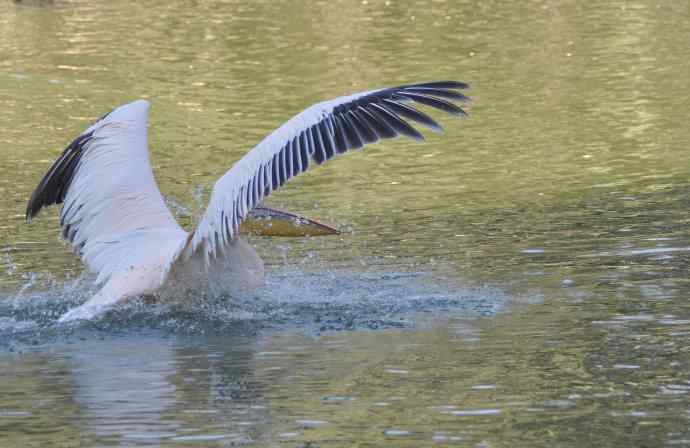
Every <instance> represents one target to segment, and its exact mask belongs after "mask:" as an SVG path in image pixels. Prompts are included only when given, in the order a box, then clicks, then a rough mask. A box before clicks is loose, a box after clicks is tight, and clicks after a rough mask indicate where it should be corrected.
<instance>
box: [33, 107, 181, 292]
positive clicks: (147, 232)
mask: <svg viewBox="0 0 690 448" xmlns="http://www.w3.org/2000/svg"><path fill="white" fill-rule="evenodd" d="M148 111H149V103H148V102H146V101H144V100H139V101H135V102H133V103H130V104H125V105H124V106H121V107H118V108H117V109H115V110H113V111H112V112H110V113H108V114H106V115H105V116H103V117H102V118H101V119H99V120H98V121H97V122H96V123H95V124H93V125H92V126H91V127H89V128H88V129H87V130H86V131H85V132H84V133H83V134H81V135H80V136H79V137H77V138H76V139H75V140H74V141H73V142H72V143H71V144H70V145H69V146H68V147H67V149H65V150H64V152H63V153H62V154H61V155H60V157H59V158H58V159H57V160H56V161H55V163H54V164H53V166H51V167H50V169H49V170H48V172H47V173H46V175H45V176H44V177H43V179H42V180H41V182H40V183H39V184H38V187H36V190H35V191H34V192H33V194H32V195H31V199H30V200H29V204H28V206H27V208H26V218H27V220H28V221H31V219H32V218H33V217H34V216H36V214H37V213H38V212H39V211H40V210H41V208H43V207H45V206H49V205H52V204H62V203H63V202H64V205H63V207H62V210H61V212H60V226H61V227H62V235H63V237H64V238H66V239H67V240H69V241H70V242H71V243H72V245H73V246H74V248H75V250H76V251H78V252H79V254H80V256H81V257H82V259H83V260H84V262H85V263H86V265H87V266H88V267H89V268H90V270H91V271H93V272H95V273H97V274H98V279H97V282H98V283H102V282H104V281H106V280H108V279H109V278H110V276H111V275H112V274H113V273H115V272H121V271H126V270H127V269H130V268H131V267H132V266H139V265H141V264H146V262H147V257H148V258H150V257H152V256H153V254H152V253H151V252H150V251H151V250H153V251H154V252H155V253H158V254H161V253H162V252H169V253H167V256H168V257H169V256H171V255H172V254H173V253H174V252H175V251H176V250H178V249H179V245H180V244H182V245H184V242H185V238H186V233H185V232H184V230H182V228H180V226H179V225H178V224H177V222H176V221H175V219H174V218H173V216H172V214H171V213H170V210H168V208H167V207H166V205H165V202H164V200H163V197H162V196H161V193H160V191H159V190H158V186H157V185H156V182H155V180H154V178H153V173H152V171H151V164H150V162H149V153H148V145H147V125H148ZM175 245H177V246H175ZM168 246H170V249H169V250H167V251H166V250H165V248H167V247H168ZM173 246H175V247H174V248H173ZM148 261H149V262H150V261H151V260H148ZM167 262H168V260H167V259H166V260H163V261H162V262H161V264H163V265H164V264H165V263H167Z"/></svg>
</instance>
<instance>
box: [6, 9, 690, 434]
mask: <svg viewBox="0 0 690 448" xmlns="http://www.w3.org/2000/svg"><path fill="white" fill-rule="evenodd" d="M689 14H690V7H689V6H688V5H686V4H684V3H682V2H665V3H664V2H662V3H658V2H649V1H642V0H635V1H616V0H612V1H607V2H599V3H597V4H589V3H582V2H570V1H561V2H558V1H533V2H514V3H506V2H494V1H488V2H487V1H483V2H478V1H474V0H467V1H458V2H449V1H420V2H417V3H416V4H415V6H414V7H411V6H410V5H409V4H408V3H403V2H399V1H395V0H392V1H385V2H384V1H371V0H370V1H365V2H339V3H337V4H334V3H333V2H299V3H298V2H251V3H242V2H232V1H230V2H211V1H199V2H195V3H194V4H190V3H188V2H176V1H166V2H162V1H158V2H156V1H151V2H143V3H141V4H140V3H131V2H124V1H112V2H107V3H104V2H86V1H73V2H68V1H59V0H55V1H52V2H50V1H45V2H41V1H32V2H30V1H22V2H9V1H7V2H3V3H0V104H1V105H2V107H0V130H1V132H0V141H1V143H2V147H3V150H2V154H3V157H1V158H0V173H2V176H0V193H2V194H0V211H2V216H4V217H5V219H3V220H2V222H1V223H0V291H2V292H1V293H0V338H2V341H0V376H1V377H2V382H1V385H0V445H2V446H26V445H36V446H38V445H40V446H66V445H68V446H69V445H75V446H78V445H80V444H81V445H85V446H145V445H150V446H160V445H165V446H233V445H234V446H294V447H306V446H312V447H314V446H321V447H326V446H355V445H357V446H401V447H406V446H409V447H420V446H446V445H450V446H480V447H493V446H506V445H517V446H655V447H656V446H684V445H690V431H689V429H688V428H689V427H690V426H689V423H690V400H689V399H688V395H689V394H690V376H688V373H687V372H688V371H690V353H689V351H688V347H689V346H690V344H689V343H688V341H689V339H690V309H689V307H688V304H687V296H688V292H689V291H690V287H689V286H688V282H687V274H688V271H687V265H688V260H689V254H690V244H689V242H688V238H687V226H688V218H687V208H688V205H689V204H690V195H689V193H690V182H689V181H688V179H690V168H688V167H690V153H689V152H688V151H687V147H688V144H689V143H690V131H688V126H687V122H688V115H689V112H690V106H689V105H688V103H687V100H686V98H687V92H688V91H689V89H690V76H688V75H690V65H689V63H688V61H689V60H690V57H689V56H690V54H689V50H688V47H687V36H688V32H689V31H690V29H689V28H690V25H689V24H690V22H689V21H688V20H687V17H688V16H689ZM433 79H459V80H462V81H467V82H469V83H470V84H471V85H472V90H471V91H470V94H471V95H472V96H473V98H474V99H475V102H474V104H473V105H472V106H471V107H470V108H469V112H470V114H471V117H470V118H469V119H467V120H462V121H457V120H453V119H447V118H446V119H442V124H443V125H444V127H445V128H446V133H445V135H443V136H436V135H433V134H430V135H427V137H428V141H427V143H426V144H424V145H419V144H416V143H414V142H408V141H394V142H385V143H382V144H378V145H376V146H372V147H369V148H367V149H366V150H365V151H364V152H360V153H355V154H350V155H348V156H346V157H342V158H339V159H338V160H336V161H334V162H333V163H330V164H327V165H325V166H323V167H320V168H319V169H316V170H314V171H312V172H310V173H308V174H307V175H304V176H301V177H299V178H297V179H295V180H293V181H291V182H290V184H289V186H288V188H287V189H285V190H284V191H281V192H279V193H277V194H276V195H274V196H272V197H271V198H270V200H269V202H270V203H271V204H272V205H275V206H279V207H283V208H286V209H289V210H292V211H295V212H300V213H304V214H306V215H308V216H312V217H316V218H320V219H321V220H323V221H324V222H327V223H331V224H335V225H337V226H338V227H339V228H341V229H342V230H344V232H343V234H341V235H340V236H338V237H333V238H312V239H278V240H272V241H268V240H262V239H254V240H252V242H253V243H254V244H255V245H256V246H257V247H258V250H259V251H260V253H261V254H262V256H263V257H264V258H265V260H266V262H267V266H268V269H269V272H270V274H269V277H268V285H267V287H266V288H263V289H262V290H260V291H258V292H257V296H256V298H251V299H247V300H245V301H227V300H226V301H223V300H219V301H204V300H202V299H201V298H200V299H199V300H197V301H195V302H193V303H188V304H181V305H179V306H175V307H171V306H164V305H157V304H150V303H144V302H136V301H135V303H132V304H130V305H128V306H127V307H125V308H123V309H118V310H116V311H115V312H114V313H112V314H110V315H109V316H108V317H107V318H106V319H104V320H101V321H97V322H92V323H89V324H86V325H83V326H79V327H60V326H57V325H55V323H54V321H55V319H56V318H57V316H58V315H59V313H60V311H63V310H65V309H67V308H68V307H69V306H72V305H73V304H75V303H79V302H80V301H82V300H84V299H86V297H88V295H89V293H90V287H89V281H88V278H86V277H85V276H84V274H83V273H82V267H81V264H80V262H79V260H78V259H77V258H76V257H75V256H73V255H72V254H71V252H70V250H69V248H68V247H66V246H65V245H64V244H62V243H60V242H59V239H58V232H57V217H56V212H55V211H54V210H51V211H48V212H46V213H42V215H41V216H40V218H39V219H38V220H36V221H35V222H34V223H32V224H31V225H27V224H25V222H24V207H25V204H26V200H27V198H28V196H29V194H30V192H31V190H32V189H33V187H34V186H35V184H36V182H37V181H38V180H39V178H40V176H41V175H42V174H43V172H44V171H45V169H46V168H47V167H48V165H49V164H50V162H51V161H52V160H53V159H54V158H55V157H56V155H57V154H58V153H59V151H61V149H62V148H63V147H64V146H65V145H66V144H67V143H68V142H69V141H70V140H71V139H72V138H73V137H74V136H75V135H76V134H78V133H79V132H81V130H83V129H84V128H85V127H86V126H87V124H88V123H89V122H90V121H91V120H92V119H94V118H96V117H98V116H100V115H102V114H103V113H104V112H105V111H107V110H108V109H109V108H111V107H113V106H115V105H118V104H121V103H124V102H127V101H130V100H133V99H135V98H140V97H144V98H148V99H149V100H150V101H151V102H152V109H151V135H150V139H151V151H152V159H153V163H154V168H155V173H156V178H157V180H158V182H159V184H160V186H161V190H162V191H163V192H164V193H165V194H166V196H167V198H168V202H169V203H170V204H175V206H174V207H172V208H173V209H174V211H175V213H176V214H177V215H178V218H179V219H180V221H181V222H182V223H183V224H184V225H185V226H187V227H191V226H192V225H193V222H194V218H193V216H194V215H196V214H198V213H201V212H202V211H203V204H204V201H205V200H206V199H207V198H208V194H209V192H210V187H211V185H212V184H213V182H214V180H215V179H216V178H218V177H219V176H220V175H222V174H223V173H224V172H225V170H226V169H228V168H229V167H230V166H231V164H232V162H233V161H234V160H236V159H237V158H239V157H240V156H241V155H242V154H243V153H244V152H245V151H247V150H248V149H249V148H251V147H252V146H253V144H255V143H256V142H258V141H259V140H260V138H262V137H263V136H264V135H265V134H267V133H268V132H270V131H271V130H272V129H274V128H275V127H277V126H278V125H279V124H281V123H282V122H283V121H285V120H286V119H287V118H289V117H290V116H291V115H292V114H294V113H296V112H297V111H299V110H301V109H303V108H304V107H306V106H307V105H309V104H311V103H313V102H316V101H319V100H322V99H326V98H331V97H333V96H336V95H340V94H346V93H350V92H353V91H357V90H362V89H368V88H372V87H375V86H384V85H395V84H400V83H406V82H413V81H425V80H433Z"/></svg>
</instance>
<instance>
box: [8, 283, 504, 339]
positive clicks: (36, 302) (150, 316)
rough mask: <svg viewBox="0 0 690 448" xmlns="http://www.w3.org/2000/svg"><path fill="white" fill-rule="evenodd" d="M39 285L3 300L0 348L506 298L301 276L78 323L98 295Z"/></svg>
mask: <svg viewBox="0 0 690 448" xmlns="http://www.w3.org/2000/svg"><path fill="white" fill-rule="evenodd" d="M39 289H40V288H37V287H35V286H34V285H32V286H31V288H24V289H22V288H20V291H19V292H17V293H16V294H15V295H13V296H6V297H0V349H3V348H4V349H6V350H20V349H27V347H33V346H41V345H45V344H50V343H51V342H53V341H56V340H64V339H72V340H78V339H80V338H81V339H83V338H92V337H107V336H113V335H115V336H116V335H121V334H128V335H131V334H132V333H135V332H140V331H145V332H151V331H153V332H158V333H159V334H163V335H171V334H172V335H180V334H187V335H195V334H208V333H227V332H233V333H235V332H237V331H241V332H245V333H251V334H255V333H256V332H257V331H259V330H262V329H267V328H269V329H270V328H289V327H293V328H302V329H304V330H305V331H307V332H311V333H314V334H320V333H322V332H329V331H340V330H376V329H386V328H401V327H402V328H405V327H412V326H414V322H415V317H416V316H417V315H419V314H420V313H424V314H429V313H438V314H443V315H447V314H448V313H452V314H465V315H475V316H476V315H487V314H494V313H496V312H497V311H499V310H500V308H501V307H502V305H503V303H504V302H505V299H504V297H503V295H502V293H501V292H500V291H498V290H495V289H493V288H477V289H467V290H457V289H456V288H455V289H454V288H452V287H450V286H449V285H447V284H444V282H442V281H439V279H437V278H434V277H433V276H432V275H429V274H425V273H405V272H384V273H359V272H357V273H356V272H348V271H345V272H342V271H337V272H326V273H323V272H299V271H282V272H277V273H276V272H274V273H272V274H269V275H268V276H267V279H266V285H265V286H263V287H261V288H259V289H258V290H257V291H256V292H255V293H253V294H251V295H247V296H244V297H228V296H220V297H217V296H212V295H211V294H207V292H205V291H195V292H194V293H192V294H188V295H187V296H185V297H178V298H177V299H176V300H166V301H155V300H152V299H150V298H135V299H132V300H129V301H128V302H126V303H125V304H122V305H120V306H117V307H116V308H114V309H113V310H111V311H110V312H108V313H106V314H105V315H104V316H103V317H102V318H99V319H96V320H93V321H86V322H84V321H81V322H78V323H74V324H71V325H63V324H58V323H57V319H58V318H59V316H60V315H62V314H63V313H64V312H66V311H67V310H68V309H70V308H73V307H75V306H78V305H79V304H81V303H83V302H84V301H85V300H87V299H88V298H89V297H90V296H91V295H92V294H93V293H94V292H95V290H94V288H93V286H92V282H91V279H90V278H89V277H87V276H82V277H80V278H78V279H76V280H74V281H71V282H67V283H65V284H63V285H61V286H58V287H53V288H50V289H48V290H44V291H40V290H39Z"/></svg>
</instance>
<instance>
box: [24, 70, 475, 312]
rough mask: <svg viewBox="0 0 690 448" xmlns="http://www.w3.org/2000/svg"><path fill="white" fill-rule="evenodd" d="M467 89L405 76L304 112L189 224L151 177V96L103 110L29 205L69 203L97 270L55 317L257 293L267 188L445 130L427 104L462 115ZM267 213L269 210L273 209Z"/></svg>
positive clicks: (223, 182) (79, 241)
mask: <svg viewBox="0 0 690 448" xmlns="http://www.w3.org/2000/svg"><path fill="white" fill-rule="evenodd" d="M467 88H469V85H468V84H466V83H464V82H459V81H433V82H423V83H416V84H405V85H400V86H398V87H388V88H378V89H374V90H368V91H363V92H360V93H355V94H352V95H347V96H341V97H338V98H335V99H332V100H327V101H323V102H319V103H316V104H314V105H312V106H310V107H308V108H306V109H304V110H303V111H302V112H300V113H298V114H297V115H295V116H294V117H292V118H291V119H289V120H288V121H287V122H285V123H284V124H283V125H282V126H280V127H279V128H277V129H276V130H275V131H273V132H272V133H270V134H269V135H268V136H267V137H265V138H264V139H263V140H262V141H260V142H259V143H258V144H257V145H256V146H255V147H254V148H253V149H251V150H250V151H249V152H248V153H246V154H245V155H244V156H243V157H241V158H240V159H239V160H238V161H237V162H236V163H234V164H233V165H232V167H231V168H230V169H229V170H228V171H227V172H226V173H225V174H224V175H223V176H222V177H220V179H218V180H217V181H216V182H215V184H214V186H213V189H212V192H211V196H210V200H209V203H208V206H207V209H206V211H205V213H204V215H203V216H201V217H200V219H199V220H198V222H197V224H196V226H195V228H194V229H193V231H191V232H187V231H186V230H184V229H183V228H182V227H181V226H180V225H179V224H178V222H177V221H176V220H175V218H174V216H173V214H172V213H171V211H170V209H169V208H168V207H167V206H166V202H165V199H164V197H163V196H162V194H161V192H160V190H159V189H158V186H157V184H156V181H155V179H154V175H153V171H152V168H151V162H150V158H149V150H148V141H147V140H148V135H147V133H148V114H149V108H150V104H149V102H148V101H146V100H143V99H140V100H136V101H134V102H131V103H128V104H124V105H122V106H119V107H117V108H115V109H113V110H112V111H110V112H108V113H106V114H105V115H103V116H102V117H100V118H99V119H98V120H96V121H95V123H93V124H92V125H91V126H90V127H88V128H87V129H86V130H85V131H84V132H83V133H82V134H80V135H79V136H77V137H76V138H75V139H74V140H73V141H72V142H71V143H70V144H69V145H68V146H67V148H66V149H65V150H64V151H63V152H62V153H61V154H60V156H59V157H58V158H57V159H56V160H55V162H54V163H53V164H52V166H51V167H50V168H49V169H48V171H47V172H46V174H45V175H44V176H43V178H42V179H41V181H40V182H39V184H38V186H37V187H36V188H35V190H34V191H33V193H32V194H31V197H30V198H29V201H28V204H27V208H26V219H27V222H28V223H31V221H32V219H33V218H34V217H36V215H37V214H38V213H39V211H40V210H41V209H42V208H43V207H47V206H50V205H55V204H62V208H61V210H60V215H59V217H60V227H61V230H62V237H63V238H64V239H65V240H67V241H69V242H70V243H71V245H72V247H73V249H74V250H75V252H76V253H77V254H78V255H79V256H80V257H81V259H82V261H83V262H84V264H85V265H86V266H87V267H88V269H89V271H91V272H92V273H93V274H95V277H96V278H95V286H96V287H97V289H96V292H95V294H94V295H93V296H92V297H91V298H89V299H88V300H87V301H86V302H85V303H83V304H81V305H79V306H77V307H75V308H72V309H71V310H69V311H67V312H66V313H64V314H63V315H62V316H61V317H60V318H59V319H58V322H69V321H76V320H82V319H93V318H95V317H99V316H101V315H102V314H104V313H106V312H107V311H108V310H110V309H111V308H113V307H114V306H115V305H116V304H118V303H121V302H123V301H125V300H127V299H129V298H132V297H137V296H148V295H153V296H156V295H157V294H162V293H163V292H164V291H166V290H168V291H169V290H172V291H179V290H180V288H185V287H186V288H189V289H192V290H193V289H194V288H198V287H203V286H204V285H205V284H210V283H213V282H216V283H214V284H219V285H220V286H221V288H230V289H233V290H237V291H245V290H246V291H252V290H254V289H255V288H257V287H258V286H260V285H261V284H263V278H264V266H263V262H262V260H261V257H260V256H259V255H258V254H257V253H256V251H255V250H254V249H253V248H252V246H251V245H250V244H249V243H248V242H247V241H246V240H245V239H244V238H243V237H241V235H240V227H241V225H242V223H243V222H244V221H246V220H248V219H250V218H251V216H252V213H255V212H256V211H257V210H261V209H262V207H264V206H263V204H262V202H263V200H264V199H265V198H266V197H268V196H269V195H270V194H271V193H272V192H273V191H275V190H277V189H278V188H280V187H282V186H283V185H284V184H285V183H286V182H287V181H288V180H289V179H291V178H293V177H295V176H297V175H298V174H301V173H303V172H305V171H307V170H308V168H310V167H313V166H316V165H321V164H323V163H325V162H327V161H329V160H331V159H334V158H336V156H339V155H342V154H344V153H346V152H349V151H351V150H355V149H359V148H362V147H363V146H365V145H368V144H371V143H375V142H377V141H379V140H383V139H390V138H394V137H397V136H404V137H409V138H412V139H415V140H419V141H423V140H424V137H423V135H422V134H421V133H420V132H419V131H418V130H417V129H416V128H415V126H413V125H412V124H411V123H414V124H416V125H421V126H424V127H426V128H427V129H430V130H431V131H434V132H438V133H440V132H442V127H441V126H440V125H439V124H438V123H437V122H436V121H435V120H434V119H433V118H432V117H431V116H429V115H428V114H427V113H425V112H423V111H422V110H420V109H419V108H418V107H419V105H422V106H426V107H428V108H430V109H433V110H438V111H441V112H445V113H447V114H450V115H452V116H457V117H464V116H466V115H467V113H466V112H465V110H463V109H462V108H461V107H460V106H459V105H458V103H467V102H469V101H470V98H469V97H468V96H466V95H465V94H464V93H462V92H461V90H464V89H467ZM266 210H269V212H268V215H269V216H270V215H271V212H270V211H271V209H270V208H269V209H266V208H263V211H264V212H266ZM297 218H299V217H298V216H297ZM302 222H306V223H307V224H313V225H315V226H317V227H318V226H319V223H318V222H316V221H310V220H303V221H302ZM323 227H325V228H327V226H323ZM218 282H219V283H218Z"/></svg>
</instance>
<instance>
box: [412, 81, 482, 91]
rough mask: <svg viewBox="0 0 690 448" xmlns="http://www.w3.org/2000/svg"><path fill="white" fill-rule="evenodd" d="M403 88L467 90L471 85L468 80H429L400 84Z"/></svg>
mask: <svg viewBox="0 0 690 448" xmlns="http://www.w3.org/2000/svg"><path fill="white" fill-rule="evenodd" d="M400 87H402V88H405V87H422V88H431V89H457V90H465V89H469V88H470V85H469V84H468V83H466V82H462V81H429V82H420V83H415V84H407V85H404V86H400Z"/></svg>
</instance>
